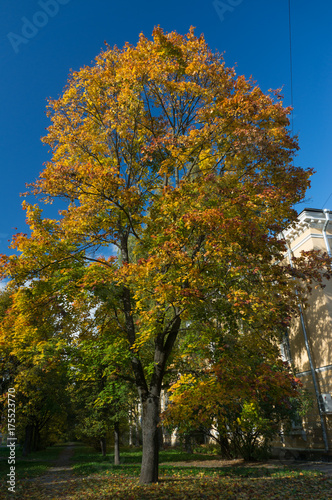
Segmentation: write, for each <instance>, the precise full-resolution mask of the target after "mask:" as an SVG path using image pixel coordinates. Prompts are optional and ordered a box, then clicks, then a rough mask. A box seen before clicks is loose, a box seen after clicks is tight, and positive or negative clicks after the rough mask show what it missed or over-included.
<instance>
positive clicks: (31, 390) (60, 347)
mask: <svg viewBox="0 0 332 500" xmlns="http://www.w3.org/2000/svg"><path fill="white" fill-rule="evenodd" d="M49 292H50V290H49V289H48V291H47V286H46V287H44V283H42V282H39V281H36V282H34V284H31V285H30V286H29V287H20V288H19V289H16V290H14V291H13V290H11V293H9V291H7V292H6V293H7V297H9V298H10V301H9V304H8V307H7V309H6V310H5V311H3V314H2V317H1V322H0V367H1V373H2V376H3V380H2V383H1V389H2V390H1V396H2V397H4V401H6V395H7V391H8V388H9V387H12V388H14V389H15V401H16V411H17V412H18V413H19V414H20V419H19V421H18V422H17V425H16V435H17V437H18V439H19V441H20V442H21V443H22V444H23V453H24V454H25V455H27V454H28V453H29V452H30V451H34V450H37V449H40V447H43V446H46V445H47V444H49V443H50V439H51V440H52V437H50V436H51V435H52V434H53V439H55V440H56V439H59V437H60V436H61V435H63V432H64V430H65V428H66V423H67V422H66V419H67V414H68V410H69V406H70V404H69V398H68V395H66V385H67V360H66V357H65V349H64V347H65V344H64V339H61V335H60V330H61V331H62V330H63V324H62V323H63V322H62V319H63V318H62V314H63V313H64V311H63V310H62V306H61V304H60V303H59V302H58V301H56V300H54V291H53V292H52V293H49Z"/></svg>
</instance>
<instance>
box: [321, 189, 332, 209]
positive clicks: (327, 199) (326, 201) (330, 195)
mask: <svg viewBox="0 0 332 500" xmlns="http://www.w3.org/2000/svg"><path fill="white" fill-rule="evenodd" d="M331 196H332V193H331V194H330V196H329V197H328V198H327V200H326V202H325V203H324V205H323V206H322V210H323V208H324V207H325V205H326V203H327V202H328V201H329V199H330V198H331Z"/></svg>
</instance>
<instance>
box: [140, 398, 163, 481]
mask: <svg viewBox="0 0 332 500" xmlns="http://www.w3.org/2000/svg"><path fill="white" fill-rule="evenodd" d="M158 421H159V398H158V397H156V396H152V395H149V397H148V398H147V399H146V400H145V401H143V423H142V434H143V436H142V437H143V456H142V467H141V475H140V483H141V484H148V483H156V482H157V481H158V465H159V429H158Z"/></svg>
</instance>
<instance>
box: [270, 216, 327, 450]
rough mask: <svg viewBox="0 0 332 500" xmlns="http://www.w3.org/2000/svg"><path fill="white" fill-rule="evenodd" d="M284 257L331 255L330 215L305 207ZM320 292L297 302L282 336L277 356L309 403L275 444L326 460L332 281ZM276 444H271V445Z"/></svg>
mask: <svg viewBox="0 0 332 500" xmlns="http://www.w3.org/2000/svg"><path fill="white" fill-rule="evenodd" d="M283 236H284V238H285V239H286V242H287V245H288V259H289V260H290V262H292V257H298V256H299V255H300V253H301V251H302V250H304V251H307V250H313V249H315V250H321V251H323V252H327V253H328V254H329V255H330V256H331V248H332V212H331V211H329V210H318V209H311V208H306V209H304V210H303V211H302V212H301V213H300V214H299V216H298V223H297V225H296V226H294V227H292V228H289V229H288V230H287V231H284V233H283ZM325 285H326V286H325V288H323V289H321V288H315V287H314V286H313V291H312V294H311V296H310V298H309V306H308V307H304V306H303V305H302V304H299V316H298V317H296V318H295V319H294V320H293V323H292V326H291V328H290V329H289V331H288V333H287V334H286V335H285V338H284V342H283V345H282V355H283V358H284V359H285V360H287V361H290V362H291V364H292V365H293V366H294V367H295V371H296V376H297V377H298V378H299V379H300V380H301V382H302V384H303V386H304V388H306V389H307V390H308V391H309V392H310V394H311V398H312V401H313V405H312V408H311V409H310V410H309V412H308V413H307V415H306V417H305V418H304V419H302V420H301V419H299V420H298V421H297V422H294V423H293V427H292V430H291V431H290V432H285V433H284V434H281V439H280V443H279V446H280V447H281V448H284V449H290V450H292V451H293V452H294V454H296V453H295V452H298V453H301V452H311V453H314V452H316V453H319V454H321V455H325V454H326V455H331V456H332V396H331V395H332V280H331V281H327V282H326V283H325ZM275 445H276V446H277V443H275Z"/></svg>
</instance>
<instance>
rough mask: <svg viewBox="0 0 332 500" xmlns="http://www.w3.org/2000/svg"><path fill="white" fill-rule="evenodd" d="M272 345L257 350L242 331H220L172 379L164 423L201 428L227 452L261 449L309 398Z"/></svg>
mask: <svg viewBox="0 0 332 500" xmlns="http://www.w3.org/2000/svg"><path fill="white" fill-rule="evenodd" d="M248 340H249V342H248ZM277 349H278V347H277V345H274V346H272V345H270V346H268V347H266V346H265V348H264V351H262V350H261V349H259V347H257V346H253V345H250V339H247V338H246V337H245V336H241V335H239V336H238V338H236V335H235V334H234V335H232V336H228V338H227V337H223V335H222V334H221V335H220V338H219V342H218V343H215V344H213V345H212V346H210V349H205V353H204V351H202V353H204V356H203V357H201V358H200V359H197V360H196V361H195V362H192V361H191V362H190V361H189V362H187V367H184V368H183V370H182V373H181V375H180V376H179V377H178V379H177V380H176V381H175V382H174V383H173V384H172V385H171V387H170V389H169V405H168V407H167V409H166V410H165V411H164V412H163V414H162V421H163V424H164V425H166V426H167V427H169V428H170V429H174V428H176V429H177V431H178V432H179V433H180V434H182V435H185V436H186V435H190V433H191V434H192V433H193V432H195V431H196V432H197V431H200V432H203V433H204V434H205V435H206V436H208V437H209V438H210V439H212V440H214V441H215V442H217V443H218V444H219V445H220V451H221V454H222V455H223V456H224V457H227V458H234V457H238V456H242V457H243V458H245V459H246V460H251V459H255V458H259V457H261V456H262V453H265V454H266V452H267V451H268V448H269V445H270V443H271V441H272V439H273V438H274V437H276V435H277V434H278V432H279V431H280V426H281V424H282V425H283V426H284V428H286V427H289V426H290V425H291V422H292V421H293V420H295V419H296V418H298V416H299V412H302V411H304V410H305V408H306V404H307V401H308V400H307V396H306V393H305V392H304V391H303V390H302V384H301V382H300V380H299V379H297V378H296V377H295V376H294V374H293V373H292V371H291V369H290V367H289V366H288V364H287V363H284V362H282V361H281V359H280V358H279V359H278V352H277ZM186 358H188V356H186Z"/></svg>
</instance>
